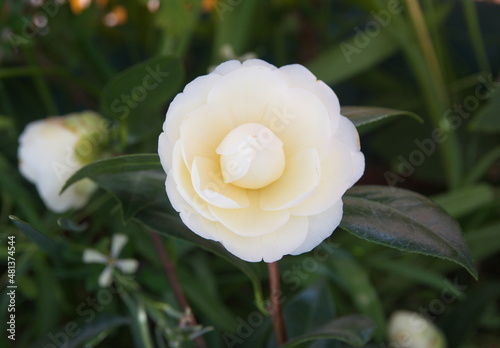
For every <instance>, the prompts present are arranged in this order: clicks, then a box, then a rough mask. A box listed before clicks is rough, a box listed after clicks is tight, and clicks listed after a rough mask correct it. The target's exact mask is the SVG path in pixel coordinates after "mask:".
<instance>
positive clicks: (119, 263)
mask: <svg viewBox="0 0 500 348" xmlns="http://www.w3.org/2000/svg"><path fill="white" fill-rule="evenodd" d="M127 241H128V237H127V236H126V235H124V234H114V235H113V237H112V239H111V253H110V255H109V256H106V255H103V254H101V253H100V252H98V251H97V250H94V249H85V250H84V251H83V262H85V263H102V264H104V265H106V267H105V268H104V270H103V271H102V273H101V275H100V276H99V281H98V283H99V286H101V287H103V288H104V287H108V286H110V285H111V281H112V275H113V269H114V268H115V267H116V268H118V269H120V270H121V271H122V272H124V273H129V274H132V273H135V271H136V270H137V267H138V266H139V263H138V262H137V260H134V259H123V260H119V259H118V255H119V254H120V251H122V249H123V247H124V246H125V244H127Z"/></svg>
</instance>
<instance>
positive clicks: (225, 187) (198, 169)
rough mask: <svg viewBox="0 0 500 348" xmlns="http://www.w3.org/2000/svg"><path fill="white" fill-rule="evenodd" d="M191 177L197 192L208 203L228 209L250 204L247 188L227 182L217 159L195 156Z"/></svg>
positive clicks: (244, 206)
mask: <svg viewBox="0 0 500 348" xmlns="http://www.w3.org/2000/svg"><path fill="white" fill-rule="evenodd" d="M191 177H192V180H193V187H194V189H195V191H196V193H198V195H200V197H201V198H203V199H204V200H205V201H206V202H207V203H208V204H211V205H215V206H216V207H219V208H226V209H236V208H246V207H248V206H249V201H248V196H247V192H246V190H244V189H241V188H239V187H236V186H234V185H231V184H226V183H225V182H224V180H223V178H222V173H221V170H220V166H219V164H218V163H216V162H215V161H213V160H211V159H208V158H202V157H195V159H194V162H193V168H192V169H191Z"/></svg>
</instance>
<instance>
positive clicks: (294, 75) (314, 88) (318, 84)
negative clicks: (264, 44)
mask: <svg viewBox="0 0 500 348" xmlns="http://www.w3.org/2000/svg"><path fill="white" fill-rule="evenodd" d="M279 72H280V73H281V76H282V77H283V79H284V80H285V81H286V83H287V85H288V86H289V87H299V88H303V89H307V90H308V91H309V92H311V93H313V94H314V95H316V96H317V97H318V98H319V99H320V100H321V102H322V103H323V105H324V106H325V107H326V109H327V110H328V115H329V116H330V121H331V122H332V129H333V130H334V131H335V130H336V128H337V125H338V119H339V116H340V103H339V99H338V98H337V95H336V94H335V93H334V92H333V91H332V89H331V88H330V87H329V86H328V85H327V84H326V83H324V82H323V81H321V80H318V79H317V78H316V76H314V74H313V73H312V72H310V71H309V70H308V69H307V68H306V67H304V66H302V65H300V64H291V65H285V66H283V67H281V68H279Z"/></svg>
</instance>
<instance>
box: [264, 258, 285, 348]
mask: <svg viewBox="0 0 500 348" xmlns="http://www.w3.org/2000/svg"><path fill="white" fill-rule="evenodd" d="M267 270H268V272H269V285H270V289H271V313H272V315H273V325H274V331H275V333H276V338H277V340H278V344H279V345H280V346H281V345H282V344H285V342H286V341H287V337H286V327H285V320H284V319H283V310H282V308H281V289H280V272H279V268H278V262H277V261H276V262H272V263H268V264H267Z"/></svg>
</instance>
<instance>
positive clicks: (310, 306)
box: [283, 282, 335, 337]
mask: <svg viewBox="0 0 500 348" xmlns="http://www.w3.org/2000/svg"><path fill="white" fill-rule="evenodd" d="M284 304H285V305H284V308H283V315H284V318H285V323H286V327H287V334H288V336H289V337H295V336H300V335H303V334H307V333H309V332H311V331H313V330H315V329H316V328H318V327H321V326H323V325H325V324H326V323H328V322H330V321H331V320H332V318H335V305H334V303H333V298H332V295H331V291H330V289H329V288H328V284H327V282H319V283H316V284H314V285H313V286H310V287H308V288H305V289H304V290H302V291H301V292H299V293H298V294H297V295H295V296H294V297H293V298H291V299H290V300H286V301H285V302H284Z"/></svg>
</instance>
